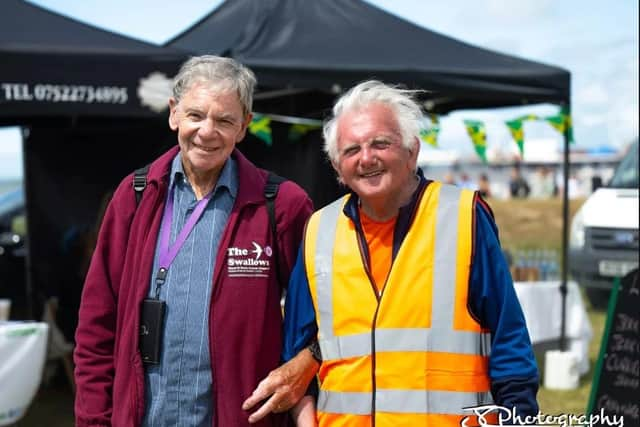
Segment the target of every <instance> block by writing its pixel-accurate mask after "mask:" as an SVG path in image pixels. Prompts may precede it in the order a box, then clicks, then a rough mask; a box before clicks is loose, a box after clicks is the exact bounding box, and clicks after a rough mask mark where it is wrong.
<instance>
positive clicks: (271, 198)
mask: <svg viewBox="0 0 640 427" xmlns="http://www.w3.org/2000/svg"><path fill="white" fill-rule="evenodd" d="M284 181H286V180H285V179H284V178H283V177H281V176H279V175H276V174H275V173H273V172H269V176H267V183H266V184H265V185H264V197H265V199H267V211H268V212H269V225H270V226H271V233H272V234H273V237H274V238H275V237H276V236H277V233H276V232H277V230H276V207H275V205H276V196H277V195H278V188H279V187H280V183H281V182H284Z"/></svg>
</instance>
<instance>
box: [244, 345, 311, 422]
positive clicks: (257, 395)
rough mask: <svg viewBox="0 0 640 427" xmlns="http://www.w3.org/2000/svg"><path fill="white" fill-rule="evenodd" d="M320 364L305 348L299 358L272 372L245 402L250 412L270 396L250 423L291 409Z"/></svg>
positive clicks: (251, 417) (250, 418)
mask: <svg viewBox="0 0 640 427" xmlns="http://www.w3.org/2000/svg"><path fill="white" fill-rule="evenodd" d="M319 367H320V364H319V363H318V362H317V361H316V360H315V359H314V358H313V356H312V355H311V352H310V351H309V350H308V349H306V348H304V349H302V351H300V353H298V354H297V355H296V357H294V358H293V359H291V360H290V361H288V362H287V363H285V364H284V365H282V366H280V367H279V368H277V369H274V370H273V371H271V372H270V373H269V375H267V377H266V378H265V379H263V380H262V381H260V384H258V387H257V388H256V389H255V390H254V391H253V393H252V394H251V396H250V397H249V398H248V399H247V400H245V401H244V403H243V404H242V409H244V410H245V411H246V410H249V409H251V408H253V407H254V406H255V405H256V404H258V403H260V402H262V401H263V400H265V399H267V398H268V400H267V401H266V402H265V403H263V404H262V406H260V408H258V410H257V411H255V412H254V413H253V414H251V415H250V416H249V422H250V423H255V422H258V421H260V420H261V419H263V418H264V417H265V416H267V415H268V414H269V413H271V412H273V413H278V412H286V411H288V410H289V409H290V408H291V407H293V405H295V404H296V403H297V402H298V401H299V400H300V399H301V398H302V396H303V395H304V392H305V391H306V390H307V387H308V386H309V383H310V382H311V380H312V379H313V377H314V376H315V375H316V372H318V368H319Z"/></svg>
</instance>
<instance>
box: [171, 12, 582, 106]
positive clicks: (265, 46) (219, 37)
mask: <svg viewBox="0 0 640 427" xmlns="http://www.w3.org/2000/svg"><path fill="white" fill-rule="evenodd" d="M167 46H171V47H175V48H180V49H184V50H188V51H192V52H196V53H198V54H204V53H210V54H217V55H225V56H230V57H233V58H235V59H237V60H239V61H241V62H243V63H244V64H246V65H248V66H249V67H250V68H251V69H252V70H253V71H254V72H256V75H257V77H258V82H259V83H260V84H261V85H262V86H263V87H265V86H266V87H272V88H292V89H305V90H316V91H321V92H325V93H326V92H329V93H335V92H339V91H341V90H344V89H345V88H346V89H348V88H349V87H351V86H353V85H354V84H356V83H357V82H359V81H362V80H366V79H370V78H377V79H380V80H383V81H386V82H389V83H401V84H405V85H406V86H408V87H410V88H415V89H424V90H427V91H430V92H429V93H428V94H426V96H425V97H426V98H427V100H430V102H427V104H426V106H427V107H430V109H431V110H432V111H434V112H441V113H442V112H448V111H450V110H454V109H463V108H489V107H499V106H513V105H520V104H527V103H541V102H549V103H557V104H568V103H569V94H570V74H569V72H568V71H566V70H563V69H561V68H558V67H553V66H549V65H544V64H541V63H537V62H533V61H529V60H525V59H520V58H517V57H514V56H508V55H505V54H501V53H497V52H493V51H490V50H487V49H482V48H478V47H475V46H472V45H470V44H467V43H463V42H460V41H458V40H455V39H453V38H450V37H447V36H444V35H442V34H439V33H436V32H433V31H429V30H427V29H424V28H422V27H419V26H417V25H414V24H412V23H410V22H408V21H405V20H403V19H401V18H398V17H396V16H394V15H391V14H389V13H387V12H384V11H383V10H381V9H378V8H376V7H375V6H372V5H370V4H368V3H365V2H363V1H361V0H333V1H314V2H309V1H304V0H261V1H252V0H227V1H225V2H224V3H223V4H221V5H220V7H218V8H217V9H216V10H214V11H213V12H212V13H211V14H210V15H209V16H207V17H205V18H203V19H202V20H201V21H200V22H198V23H196V24H194V26H192V27H191V28H189V29H187V30H186V31H185V32H184V33H182V34H180V35H178V36H177V37H175V38H174V39H172V40H170V41H169V42H168V43H167Z"/></svg>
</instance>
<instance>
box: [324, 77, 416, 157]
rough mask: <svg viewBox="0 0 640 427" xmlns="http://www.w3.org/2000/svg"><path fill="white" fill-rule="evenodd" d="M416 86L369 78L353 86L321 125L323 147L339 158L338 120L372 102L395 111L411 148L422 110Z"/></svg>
mask: <svg viewBox="0 0 640 427" xmlns="http://www.w3.org/2000/svg"><path fill="white" fill-rule="evenodd" d="M418 92H420V91H417V90H408V89H402V88H400V87H398V86H393V85H388V84H385V83H382V82H380V81H377V80H368V81H365V82H362V83H360V84H358V85H357V86H354V87H353V88H351V89H350V90H349V91H348V92H347V93H345V94H344V95H342V96H341V97H340V99H338V102H336V104H335V105H334V107H333V117H331V118H330V119H329V120H328V121H327V122H326V123H325V124H324V127H323V129H322V133H323V136H324V151H325V153H326V154H327V156H329V159H330V160H331V161H332V162H337V160H338V138H339V135H338V122H339V120H340V118H341V117H342V116H343V115H344V114H345V113H347V112H350V111H354V110H358V109H362V108H364V107H367V106H369V105H371V104H383V105H386V106H388V107H389V108H390V109H391V111H393V112H394V113H395V116H396V120H397V121H398V126H399V127H400V133H401V136H402V145H404V146H405V147H406V148H408V149H410V148H412V147H413V143H414V141H415V138H419V137H420V130H421V128H422V123H421V122H422V117H423V114H422V110H421V109H420V105H419V104H418V102H417V101H416V100H415V95H416V94H417V93H418Z"/></svg>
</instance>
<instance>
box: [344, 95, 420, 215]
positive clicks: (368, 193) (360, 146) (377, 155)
mask: <svg viewBox="0 0 640 427" xmlns="http://www.w3.org/2000/svg"><path fill="white" fill-rule="evenodd" d="M337 126H338V128H337V135H338V138H337V148H338V156H337V160H336V161H335V162H334V163H333V167H334V168H335V170H336V171H337V172H338V176H339V178H340V180H341V181H342V182H343V183H344V184H345V185H347V186H348V187H349V188H351V189H352V190H353V191H354V192H355V193H356V194H358V196H359V197H360V199H361V201H362V203H363V206H364V205H365V204H368V205H370V206H376V205H377V206H381V205H382V206H384V204H389V206H388V207H389V208H393V209H395V208H399V207H400V206H396V205H397V204H399V203H401V202H402V201H404V199H405V198H406V197H405V196H406V195H407V192H408V193H409V196H410V194H411V192H412V190H413V188H415V187H412V185H411V184H412V183H413V182H415V170H416V165H417V159H418V145H417V141H414V144H412V148H411V149H407V148H406V147H405V146H404V145H403V144H402V134H401V132H400V127H399V125H398V120H397V119H396V115H395V113H394V112H393V111H392V110H391V108H390V107H388V106H386V105H384V104H380V103H374V104H370V105H368V106H366V107H363V108H360V109H357V110H353V111H348V112H346V113H345V114H344V115H343V116H342V117H341V118H340V119H339V122H338V125H337Z"/></svg>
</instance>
